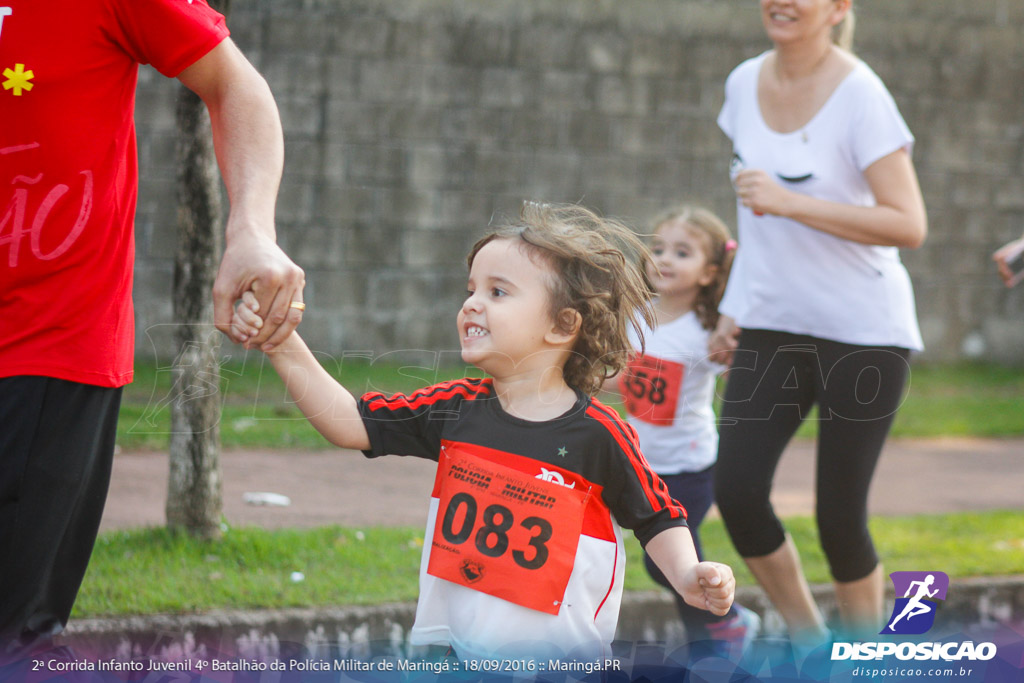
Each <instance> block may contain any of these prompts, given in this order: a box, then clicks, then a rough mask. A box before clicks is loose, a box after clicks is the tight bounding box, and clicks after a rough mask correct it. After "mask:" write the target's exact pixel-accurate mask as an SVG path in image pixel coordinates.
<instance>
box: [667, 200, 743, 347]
mask: <svg viewBox="0 0 1024 683" xmlns="http://www.w3.org/2000/svg"><path fill="white" fill-rule="evenodd" d="M666 223H684V224H685V225H686V226H687V227H689V228H692V229H693V230H695V231H696V232H698V233H700V234H701V235H703V236H704V238H705V239H704V240H703V245H702V247H703V248H704V250H705V251H704V256H705V257H706V258H707V262H708V263H710V264H712V265H714V266H717V270H716V271H715V277H714V279H713V280H712V281H711V282H710V283H709V284H707V285H706V286H704V287H701V288H700V291H699V292H698V293H697V301H696V304H695V307H694V313H696V314H697V319H698V320H700V324H701V326H702V327H704V329H707V330H713V329H714V328H715V325H717V324H718V317H719V313H718V304H719V303H720V302H721V301H722V295H723V294H724V293H725V285H726V283H727V282H728V280H729V271H730V270H731V269H732V261H733V258H734V257H735V256H736V242H735V241H734V240H733V239H732V235H731V234H730V233H729V228H728V227H726V225H725V223H724V222H723V221H722V219H720V218H719V217H718V216H716V215H715V214H713V213H712V212H710V211H708V210H707V209H704V208H701V207H699V206H691V205H688V204H684V205H682V206H679V207H676V208H674V209H669V210H667V211H665V212H663V213H661V214H659V215H658V216H657V217H656V218H655V219H654V220H653V221H652V222H651V232H652V233H657V232H658V229H659V228H661V226H663V225H665V224H666Z"/></svg>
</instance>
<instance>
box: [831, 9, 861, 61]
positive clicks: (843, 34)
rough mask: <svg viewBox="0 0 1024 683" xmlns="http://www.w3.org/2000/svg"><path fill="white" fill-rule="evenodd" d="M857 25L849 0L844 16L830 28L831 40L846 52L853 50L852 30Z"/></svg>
mask: <svg viewBox="0 0 1024 683" xmlns="http://www.w3.org/2000/svg"><path fill="white" fill-rule="evenodd" d="M856 26H857V19H856V17H854V16H853V0H850V9H849V10H848V11H847V12H846V16H845V17H843V20H842V21H840V22H839V23H838V24H836V26H835V27H834V28H833V29H832V42H833V43H835V44H836V45H838V46H839V47H841V48H843V49H844V50H846V51H847V52H853V31H854V29H855V28H856Z"/></svg>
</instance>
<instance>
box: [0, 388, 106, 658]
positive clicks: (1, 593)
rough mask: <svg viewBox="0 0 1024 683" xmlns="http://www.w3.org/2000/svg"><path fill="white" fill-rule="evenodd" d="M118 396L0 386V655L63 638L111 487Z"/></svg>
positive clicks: (83, 390)
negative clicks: (0, 588) (52, 638)
mask: <svg viewBox="0 0 1024 683" xmlns="http://www.w3.org/2000/svg"><path fill="white" fill-rule="evenodd" d="M121 393H122V390H121V388H108V387H97V386H92V385H88V384H79V383H77V382H69V381H66V380H61V379H55V378H52V377H35V376H18V377H5V378H0V425H2V428H0V586H2V590H0V654H2V653H4V652H6V653H8V654H13V653H15V652H21V651H26V650H29V649H31V648H33V647H37V646H45V645H46V644H47V643H48V641H49V639H50V638H51V637H52V636H53V635H56V634H57V633H59V632H60V631H61V630H63V628H64V625H65V624H66V623H67V620H68V617H69V616H70V614H71V608H72V606H73V605H74V602H75V597H76V596H77V595H78V589H79V587H80V585H81V583H82V577H83V576H84V575H85V570H86V567H87V566H88V563H89V557H90V556H91V554H92V548H93V544H94V543H95V540H96V534H97V531H98V530H99V525H100V518H101V517H102V514H103V505H104V503H105V501H106V497H107V489H108V487H109V484H110V470H111V466H112V461H113V454H114V444H115V440H116V436H117V415H118V411H119V409H120V404H121Z"/></svg>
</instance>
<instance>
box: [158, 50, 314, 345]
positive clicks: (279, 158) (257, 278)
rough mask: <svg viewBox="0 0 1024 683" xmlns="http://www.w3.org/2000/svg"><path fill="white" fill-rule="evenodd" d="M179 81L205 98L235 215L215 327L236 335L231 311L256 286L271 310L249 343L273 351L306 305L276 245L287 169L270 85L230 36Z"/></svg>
mask: <svg viewBox="0 0 1024 683" xmlns="http://www.w3.org/2000/svg"><path fill="white" fill-rule="evenodd" d="M178 79H179V80H180V81H181V82H182V83H183V84H184V85H185V86H186V87H188V88H189V89H190V90H192V91H193V92H195V93H196V94H197V95H199V97H200V98H202V100H203V102H204V103H205V104H206V107H207V109H208V110H209V112H210V122H211V127H212V129H213V145H214V150H215V152H216V154H217V163H218V165H219V166H220V171H221V176H222V177H223V178H224V185H225V186H226V187H227V192H228V201H229V203H230V213H229V214H228V222H227V227H226V230H225V238H226V239H225V242H226V244H225V248H224V257H223V259H222V260H221V263H220V269H219V270H218V272H217V279H216V281H215V282H214V285H213V316H214V323H215V324H216V326H217V328H218V329H220V330H221V331H222V332H224V333H225V334H227V335H228V336H230V337H231V338H232V340H233V341H235V342H238V341H240V340H239V339H235V337H234V336H232V333H231V314H232V311H233V306H234V303H235V301H237V300H238V298H239V297H240V296H241V295H242V292H244V291H246V290H249V289H251V290H252V291H253V292H254V293H255V294H256V296H257V298H258V299H259V302H260V310H261V311H267V314H266V316H265V321H266V324H265V325H264V326H263V328H262V329H261V330H260V333H259V335H258V336H257V337H256V338H255V339H253V340H251V342H252V343H253V344H254V345H257V346H260V345H262V347H263V348H265V349H267V348H272V347H273V346H276V345H277V344H279V343H281V342H282V341H284V339H285V338H287V337H288V335H289V334H291V332H292V330H294V329H295V327H296V326H297V325H298V324H299V322H300V321H301V320H302V312H301V310H299V309H296V308H291V307H290V304H291V302H292V301H301V300H302V289H303V286H304V285H305V279H304V277H305V276H304V274H303V272H302V269H301V268H299V267H298V266H297V265H295V263H293V262H292V260H291V259H289V258H288V256H287V255H286V254H285V253H284V252H283V251H282V250H281V248H280V247H278V245H277V235H276V230H275V226H274V207H275V205H276V202H277V191H278V187H279V185H280V181H281V172H282V169H283V167H284V134H283V132H282V130H281V119H280V117H279V116H278V112H277V105H276V103H275V102H274V97H273V95H272V94H271V92H270V87H269V86H268V85H267V82H266V81H265V80H264V79H263V77H262V76H261V75H260V74H259V72H257V71H256V69H255V68H254V67H253V66H252V64H250V63H249V61H248V60H247V59H246V58H245V56H244V55H243V54H242V53H241V51H240V50H239V49H238V48H237V47H236V46H235V44H234V43H233V42H232V41H231V39H230V38H226V39H224V41H223V42H221V43H220V45H218V46H217V47H215V48H214V49H213V50H211V51H210V52H209V53H207V54H206V55H205V56H204V57H202V58H201V59H199V60H198V61H197V62H195V63H194V64H192V65H191V66H189V67H188V68H186V69H185V70H184V71H182V72H181V74H179V75H178Z"/></svg>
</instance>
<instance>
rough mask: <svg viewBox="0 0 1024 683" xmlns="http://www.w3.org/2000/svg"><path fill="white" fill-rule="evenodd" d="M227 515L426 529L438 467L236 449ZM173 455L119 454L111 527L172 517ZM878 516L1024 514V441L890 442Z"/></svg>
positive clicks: (804, 471)
mask: <svg viewBox="0 0 1024 683" xmlns="http://www.w3.org/2000/svg"><path fill="white" fill-rule="evenodd" d="M813 449H814V445H813V443H810V442H803V441H801V442H795V443H794V444H793V445H792V446H791V447H790V449H789V450H788V451H787V452H786V454H785V455H784V456H783V459H782V464H781V465H780V468H779V472H778V473H777V475H776V486H775V493H774V501H775V505H776V508H777V509H778V510H779V511H780V513H781V514H782V515H795V514H802V515H810V514H813V506H814V500H813V488H812V487H813V484H812V482H813V478H814V451H813ZM221 467H222V471H223V476H224V516H225V517H226V518H227V520H228V522H229V523H231V524H233V525H236V526H237V525H259V526H264V527H267V528H280V527H309V526H322V525H327V524H340V525H344V526H372V525H409V526H422V525H423V524H424V523H425V520H426V510H427V498H428V496H429V494H430V488H431V483H432V481H433V471H434V466H433V463H430V462H427V461H424V460H419V459H417V458H398V457H387V458H380V459H377V460H367V459H366V458H364V457H362V455H360V454H358V453H354V452H352V451H228V452H225V453H222V454H221ZM167 472H168V467H167V455H166V453H122V454H119V455H118V456H117V457H116V458H115V462H114V475H113V480H112V482H111V490H110V495H109V497H108V499H107V507H106V511H105V513H104V517H103V524H102V528H103V529H104V530H110V529H122V528H129V527H138V526H159V525H162V524H163V523H164V504H165V501H166V498H167ZM251 492H271V493H278V494H283V495H285V496H288V497H289V498H290V499H291V504H290V505H288V506H287V507H271V506H254V505H249V504H246V502H245V501H244V496H245V494H246V493H251ZM870 509H871V513H872V514H874V515H909V514H918V513H941V512H954V511H965V510H986V509H988V510H991V509H1018V510H1022V511H1024V438H1017V439H998V440H988V439H959V438H958V439H935V440H902V439H891V440H890V441H889V442H888V444H887V445H886V450H885V452H884V453H883V455H882V460H881V463H880V464H879V470H878V473H877V474H876V476H875V481H874V485H873V487H872V492H871V499H870Z"/></svg>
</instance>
